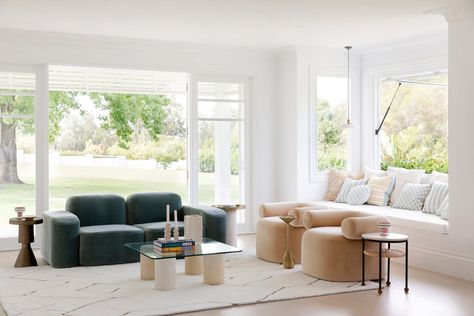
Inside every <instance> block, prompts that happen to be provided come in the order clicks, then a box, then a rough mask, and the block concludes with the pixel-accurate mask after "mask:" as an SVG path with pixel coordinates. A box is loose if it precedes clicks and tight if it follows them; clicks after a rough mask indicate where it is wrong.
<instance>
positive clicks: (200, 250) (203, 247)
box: [125, 238, 242, 259]
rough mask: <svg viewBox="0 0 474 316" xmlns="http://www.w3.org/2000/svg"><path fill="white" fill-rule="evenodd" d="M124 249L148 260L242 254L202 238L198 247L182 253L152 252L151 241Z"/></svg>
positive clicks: (127, 245) (238, 250)
mask: <svg viewBox="0 0 474 316" xmlns="http://www.w3.org/2000/svg"><path fill="white" fill-rule="evenodd" d="M125 247H128V248H130V249H133V250H135V251H138V252H139V253H140V254H142V255H144V256H147V257H148V258H150V259H169V258H176V259H182V258H185V257H193V256H206V255H216V254H226V253H234V252H242V249H239V248H235V247H232V246H230V245H226V244H223V243H221V242H218V241H215V240H212V239H208V238H203V240H202V243H201V244H200V245H196V246H194V247H193V248H190V249H185V250H184V251H183V252H159V251H156V250H154V246H153V241H145V242H134V243H128V244H125Z"/></svg>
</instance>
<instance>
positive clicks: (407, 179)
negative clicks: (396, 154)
mask: <svg viewBox="0 0 474 316" xmlns="http://www.w3.org/2000/svg"><path fill="white" fill-rule="evenodd" d="M387 171H388V174H389V175H391V176H395V178H396V182H395V188H394V189H393V192H392V195H391V197H390V204H395V203H396V202H397V199H398V198H399V197H400V193H401V192H402V189H403V187H404V186H405V183H421V180H422V179H423V176H424V174H425V170H416V169H405V168H397V167H388V169H387Z"/></svg>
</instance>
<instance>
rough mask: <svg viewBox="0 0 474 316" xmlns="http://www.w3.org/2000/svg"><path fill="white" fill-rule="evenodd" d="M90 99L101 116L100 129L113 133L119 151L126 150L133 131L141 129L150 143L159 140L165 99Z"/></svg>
mask: <svg viewBox="0 0 474 316" xmlns="http://www.w3.org/2000/svg"><path fill="white" fill-rule="evenodd" d="M90 97H91V99H92V101H93V102H94V104H95V106H96V107H97V108H98V109H100V110H102V111H104V113H105V114H102V115H100V116H99V118H100V120H101V121H102V127H103V128H105V129H112V130H114V131H115V133H116V134H117V137H118V138H119V146H120V147H121V148H128V143H129V142H130V141H131V140H132V135H133V133H134V132H135V129H136V128H137V127H139V128H144V129H145V130H146V131H147V132H148V133H149V135H150V137H151V138H152V139H153V140H155V141H156V140H158V139H159V136H160V134H161V132H162V130H163V127H164V121H165V119H166V116H167V112H166V107H167V106H168V105H169V104H170V99H169V98H167V97H166V96H163V95H144V94H118V93H106V94H104V93H91V94H90Z"/></svg>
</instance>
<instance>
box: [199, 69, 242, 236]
mask: <svg viewBox="0 0 474 316" xmlns="http://www.w3.org/2000/svg"><path fill="white" fill-rule="evenodd" d="M192 82H193V83H194V88H195V89H194V93H195V96H194V98H193V99H194V100H195V104H194V105H193V106H192V107H193V108H194V113H192V114H191V117H193V118H194V124H192V125H194V132H195V133H192V131H191V134H190V138H191V140H192V139H194V140H195V146H194V150H193V151H192V152H191V155H192V156H193V158H192V159H191V161H194V162H195V166H194V168H192V167H191V169H190V170H192V171H193V170H194V174H193V175H192V178H193V177H194V181H193V179H191V181H190V183H191V185H192V184H193V183H194V184H195V188H196V189H195V190H196V192H195V194H192V195H193V196H194V199H193V200H194V201H195V202H196V203H199V204H204V205H213V204H246V190H247V189H248V188H247V187H248V186H247V183H246V181H247V179H248V177H247V176H246V174H247V167H246V166H247V159H246V153H247V152H248V151H247V150H246V146H247V141H246V133H245V130H246V121H247V120H246V115H247V111H246V105H247V97H246V95H247V84H246V81H245V80H238V79H233V78H231V79H230V80H229V79H228V78H226V79H223V80H222V79H219V80H217V79H216V78H203V77H199V79H197V80H193V81H192ZM191 128H193V126H191ZM192 134H195V136H193V135H192ZM191 148H193V146H191ZM191 190H192V188H191ZM247 208H248V205H247ZM248 215H249V214H248V212H246V210H245V209H243V210H240V211H238V215H237V216H238V219H237V225H238V227H237V229H238V231H240V232H243V231H248V230H249V228H248V226H249V222H250V221H249V220H248Z"/></svg>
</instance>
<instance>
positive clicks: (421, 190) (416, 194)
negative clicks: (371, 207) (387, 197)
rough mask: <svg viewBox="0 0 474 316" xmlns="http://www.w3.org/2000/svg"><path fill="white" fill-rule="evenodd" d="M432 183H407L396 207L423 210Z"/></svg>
mask: <svg viewBox="0 0 474 316" xmlns="http://www.w3.org/2000/svg"><path fill="white" fill-rule="evenodd" d="M430 187H431V185H430V184H415V183H405V186H404V187H403V189H402V192H401V193H400V197H399V198H398V200H397V201H396V202H395V204H394V205H393V207H394V208H404V209H407V210H413V211H421V209H422V208H423V203H424V202H425V199H426V196H427V195H428V193H429V192H430Z"/></svg>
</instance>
